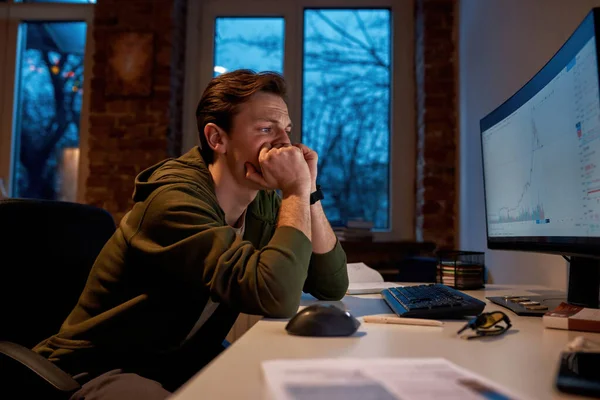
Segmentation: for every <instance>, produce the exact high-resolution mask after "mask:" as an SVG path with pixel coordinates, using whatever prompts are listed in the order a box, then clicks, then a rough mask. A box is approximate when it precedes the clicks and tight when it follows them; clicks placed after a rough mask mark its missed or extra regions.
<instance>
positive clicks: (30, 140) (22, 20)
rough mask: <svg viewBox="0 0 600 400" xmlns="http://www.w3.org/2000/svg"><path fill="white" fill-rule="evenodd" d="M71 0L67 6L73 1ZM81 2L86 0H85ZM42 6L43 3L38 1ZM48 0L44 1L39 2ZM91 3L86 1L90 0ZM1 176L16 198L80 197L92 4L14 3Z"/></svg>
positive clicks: (5, 48) (8, 23)
mask: <svg viewBox="0 0 600 400" xmlns="http://www.w3.org/2000/svg"><path fill="white" fill-rule="evenodd" d="M74 2H75V1H69V2H68V3H74ZM78 2H79V3H81V1H78ZM36 3H38V2H36ZM39 3H45V2H39ZM83 3H87V2H83ZM4 7H10V8H11V10H10V12H7V13H6V15H5V17H4V18H3V19H2V17H1V14H0V19H1V20H2V21H0V26H2V24H4V25H5V29H6V32H7V35H6V40H5V42H4V43H2V42H0V52H2V53H3V54H5V57H6V59H5V62H4V63H3V64H4V68H5V70H4V71H3V74H2V75H0V77H1V79H0V88H1V89H2V91H1V93H2V99H1V102H0V104H1V105H2V107H1V108H0V109H1V110H2V116H4V117H6V116H8V117H7V118H2V119H1V122H0V124H1V126H0V129H1V130H0V132H2V136H0V144H1V146H0V151H1V156H2V157H0V158H1V160H2V161H1V162H0V179H2V180H3V181H4V186H5V189H6V192H8V193H7V194H9V195H10V196H13V197H26V198H37V199H51V200H65V201H79V200H81V199H82V198H83V191H82V190H80V189H82V186H83V185H81V184H80V183H82V182H84V179H85V168H80V165H81V164H82V162H86V161H87V157H83V158H85V159H84V160H82V159H80V154H81V153H82V152H81V151H80V149H81V148H82V147H85V145H86V135H85V134H82V135H80V132H85V129H86V128H85V127H84V126H82V125H83V124H80V121H84V120H85V118H82V113H85V110H86V108H85V105H84V104H86V102H87V97H88V95H86V90H85V88H86V86H87V81H86V79H85V73H84V71H85V70H86V68H85V66H86V63H87V62H88V61H87V60H88V58H87V57H86V54H87V52H86V43H87V38H88V36H89V32H88V26H89V22H90V21H91V20H92V15H93V9H92V8H90V7H93V6H92V5H73V4H71V5H68V4H65V5H61V4H51V5H46V4H35V5H27V6H25V5H22V4H18V3H16V2H15V3H12V4H8V5H6V6H4Z"/></svg>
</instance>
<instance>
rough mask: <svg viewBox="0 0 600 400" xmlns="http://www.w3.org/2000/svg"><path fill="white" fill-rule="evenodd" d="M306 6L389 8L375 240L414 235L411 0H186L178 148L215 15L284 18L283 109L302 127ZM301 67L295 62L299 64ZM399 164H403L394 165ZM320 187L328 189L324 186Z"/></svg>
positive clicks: (191, 132)
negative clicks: (386, 139) (383, 197)
mask: <svg viewBox="0 0 600 400" xmlns="http://www.w3.org/2000/svg"><path fill="white" fill-rule="evenodd" d="M307 8H316V9H319V8H320V9H327V8H332V9H335V8H348V9H352V8H365V9H374V8H388V9H390V10H391V18H392V19H391V35H392V38H391V41H392V47H391V51H392V65H393V67H392V74H391V77H390V80H391V81H390V101H391V107H390V110H389V113H390V152H389V162H390V166H389V176H388V179H389V188H390V189H389V190H390V192H389V213H390V228H389V229H388V230H377V231H375V232H374V240H376V241H398V240H414V238H415V228H414V227H415V222H414V219H415V174H416V151H415V148H416V128H415V126H416V117H415V115H416V113H415V79H414V76H415V72H414V17H413V16H414V0H255V1H252V2H249V1H244V0H205V1H202V2H197V1H194V0H188V15H187V36H186V37H187V43H186V72H185V81H186V85H185V91H184V111H183V127H184V130H183V132H184V134H183V140H182V152H186V151H187V150H189V149H190V148H191V147H193V146H196V145H198V143H199V141H198V132H197V127H196V118H195V112H196V106H197V103H198V101H199V99H200V97H201V95H202V91H203V90H204V88H206V86H207V85H208V83H209V81H210V79H211V78H212V76H213V71H212V70H213V58H214V30H215V20H216V18H218V17H283V18H284V19H285V30H284V32H285V36H284V64H283V68H284V75H285V78H286V82H287V83H288V86H289V101H288V108H289V112H290V116H291V118H292V120H293V121H294V124H295V125H296V126H297V128H295V129H294V133H293V135H292V140H293V141H299V140H300V137H301V132H302V127H301V123H302V78H303V74H302V69H303V50H304V46H303V39H304V35H303V28H304V10H305V9H307ZM298 66H300V67H298ZM399 163H401V164H402V169H400V168H399V165H398V164H399ZM324 190H325V192H326V191H327V188H324Z"/></svg>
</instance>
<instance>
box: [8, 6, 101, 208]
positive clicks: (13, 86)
mask: <svg viewBox="0 0 600 400" xmlns="http://www.w3.org/2000/svg"><path fill="white" fill-rule="evenodd" d="M94 8H95V4H94V3H81V4H78V3H17V2H13V1H9V2H7V3H0V29H2V28H4V29H5V31H4V32H6V33H7V34H6V35H4V36H5V40H4V41H2V39H1V37H2V35H0V60H1V61H3V62H2V66H0V88H3V90H2V92H3V93H1V94H0V178H3V179H4V184H5V189H6V191H7V193H8V194H9V195H11V193H12V185H13V182H12V180H13V170H12V168H13V154H14V149H15V143H16V135H15V131H16V124H17V122H18V121H17V106H18V101H17V95H18V94H19V87H18V83H17V78H18V76H17V71H19V66H18V63H19V59H18V57H19V56H20V53H21V51H20V49H19V40H20V35H19V25H20V24H21V23H22V22H42V21H44V22H85V23H86V44H85V55H84V64H83V68H84V69H83V70H84V74H85V77H84V81H83V98H82V105H81V115H80V121H79V166H78V172H77V175H78V176H77V199H76V201H77V202H80V203H83V202H85V188H86V185H85V182H86V180H87V177H88V175H89V156H88V150H89V145H88V141H89V134H88V132H89V112H90V110H89V107H90V88H91V82H90V81H91V77H92V64H93V53H94V41H93V22H94ZM1 68H4V69H3V70H2V69H1Z"/></svg>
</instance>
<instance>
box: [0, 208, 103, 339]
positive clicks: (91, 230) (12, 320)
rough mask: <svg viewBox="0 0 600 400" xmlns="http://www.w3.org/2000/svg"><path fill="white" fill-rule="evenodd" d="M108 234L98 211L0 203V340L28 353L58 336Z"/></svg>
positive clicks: (98, 209)
mask: <svg viewBox="0 0 600 400" xmlns="http://www.w3.org/2000/svg"><path fill="white" fill-rule="evenodd" d="M114 231H115V222H114V220H113V218H112V216H111V215H110V214H109V213H108V212H107V211H106V210H104V209H102V208H98V207H94V206H90V205H86V204H79V203H70V202H63V201H50V200H32V199H4V200H0V321H1V322H0V340H8V341H12V342H16V343H19V344H21V345H23V346H26V347H30V348H31V347H33V346H34V345H36V344H37V343H38V342H39V341H41V340H43V339H45V338H46V337H49V336H51V335H53V334H55V333H56V332H58V329H59V328H60V325H61V324H62V322H63V321H64V319H65V318H66V317H67V315H68V314H69V312H70V311H71V310H72V309H73V307H74V306H75V304H76V303H77V300H78V299H79V296H80V294H81V291H82V289H83V287H84V285H85V282H86V280H87V277H88V274H89V272H90V269H91V267H92V265H93V263H94V261H95V259H96V257H97V255H98V253H100V250H101V249H102V247H103V246H104V244H105V243H106V241H107V240H108V239H109V238H110V236H111V235H112V234H113V233H114Z"/></svg>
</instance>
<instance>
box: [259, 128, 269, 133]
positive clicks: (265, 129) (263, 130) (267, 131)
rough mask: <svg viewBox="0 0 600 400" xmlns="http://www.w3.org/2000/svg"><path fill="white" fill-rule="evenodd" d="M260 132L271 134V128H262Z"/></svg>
mask: <svg viewBox="0 0 600 400" xmlns="http://www.w3.org/2000/svg"><path fill="white" fill-rule="evenodd" d="M260 131H261V132H264V133H269V132H271V127H268V128H260Z"/></svg>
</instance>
